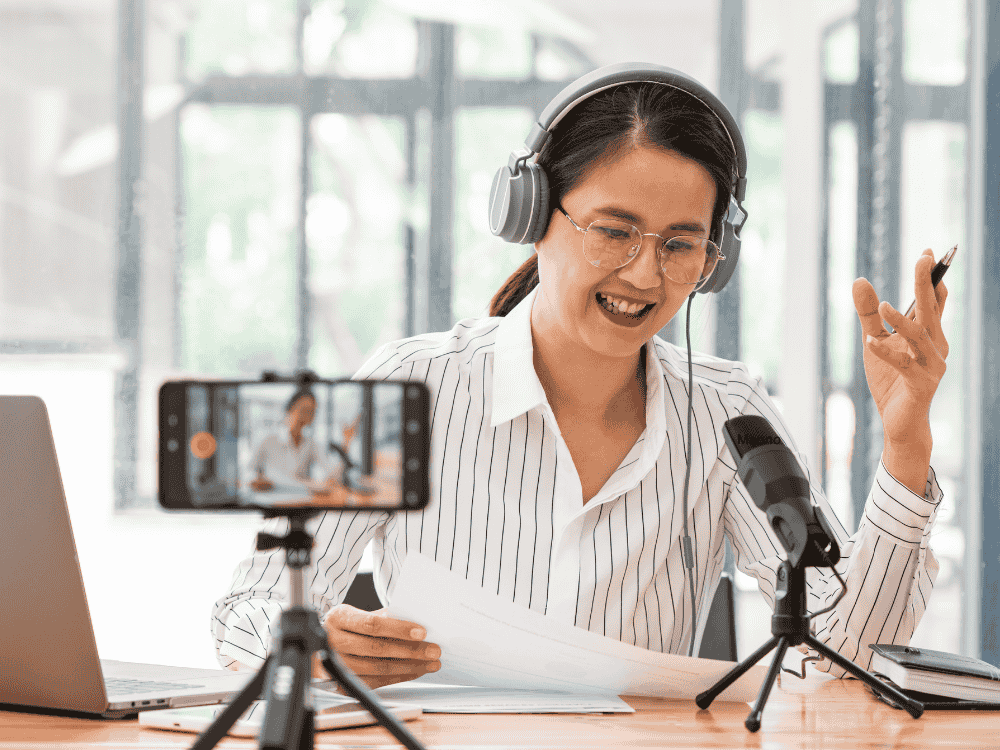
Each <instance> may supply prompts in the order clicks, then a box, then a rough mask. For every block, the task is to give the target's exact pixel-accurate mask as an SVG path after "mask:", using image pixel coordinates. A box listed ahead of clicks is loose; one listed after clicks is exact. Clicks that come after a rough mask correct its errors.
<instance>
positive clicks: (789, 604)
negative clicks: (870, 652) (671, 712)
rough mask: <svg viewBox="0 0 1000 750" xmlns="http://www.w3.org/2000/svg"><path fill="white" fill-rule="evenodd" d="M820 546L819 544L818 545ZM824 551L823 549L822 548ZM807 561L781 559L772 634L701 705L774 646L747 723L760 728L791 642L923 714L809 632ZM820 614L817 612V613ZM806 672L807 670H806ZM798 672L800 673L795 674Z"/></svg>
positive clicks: (910, 700) (912, 702) (698, 699)
mask: <svg viewBox="0 0 1000 750" xmlns="http://www.w3.org/2000/svg"><path fill="white" fill-rule="evenodd" d="M816 546H817V547H818V546H819V545H816ZM821 554H822V550H821ZM805 569H806V565H804V564H801V561H800V564H799V565H797V566H793V565H792V564H791V563H790V562H789V561H788V560H785V561H783V562H782V563H781V566H780V567H779V568H778V583H777V587H776V590H775V595H776V597H777V601H776V602H775V606H774V615H773V616H772V617H771V634H772V638H771V639H770V640H769V641H768V642H767V643H765V644H764V645H763V646H761V647H760V648H759V649H757V650H756V651H755V652H754V653H753V654H751V655H750V656H748V657H747V658H746V659H745V660H743V661H742V662H740V663H739V664H737V665H736V666H735V667H734V668H733V669H732V671H730V672H729V673H728V674H727V675H726V676H725V677H723V678H722V679H721V680H719V681H718V682H717V683H715V685H713V686H712V687H711V688H709V689H708V690H706V691H705V692H703V693H700V694H699V695H698V696H697V697H696V698H695V700H694V702H695V703H696V704H697V705H698V708H702V709H704V708H708V707H709V706H710V705H711V704H712V701H713V700H715V698H716V697H717V696H718V695H719V693H721V692H722V691H723V690H725V689H726V688H727V687H729V686H730V685H732V684H733V683H734V682H736V680H738V679H739V678H740V677H741V676H742V675H743V674H744V673H745V672H746V671H747V670H749V669H750V667H752V666H753V665H754V664H756V663H757V662H758V661H760V660H761V659H763V658H764V657H765V656H766V655H767V654H768V653H769V652H770V651H771V650H772V649H775V648H777V653H775V655H774V659H773V660H772V661H771V668H770V669H769V670H768V672H767V676H766V677H765V678H764V684H763V685H761V688H760V693H759V694H758V695H757V703H756V704H755V705H754V707H753V710H752V711H751V712H750V715H749V716H747V719H746V721H745V722H743V724H744V726H745V727H746V728H747V729H749V730H750V731H751V732H756V731H757V730H758V729H760V718H761V714H762V713H763V712H764V704H765V703H767V698H768V695H770V693H771V688H772V687H773V686H774V680H775V678H776V677H777V676H778V670H779V669H781V661H782V659H784V657H785V651H786V650H788V647H789V646H798V645H799V644H801V643H805V644H806V645H808V646H809V647H811V648H813V649H815V650H816V651H818V652H819V653H821V654H822V655H823V656H825V657H826V658H827V659H829V660H830V661H832V662H833V663H834V664H836V665H837V666H839V667H841V668H842V669H844V670H846V671H847V672H850V673H851V674H852V675H854V676H855V677H857V678H858V679H859V680H862V681H863V682H864V683H865V684H866V685H868V687H870V688H871V689H872V690H874V691H876V692H877V693H879V694H882V695H888V696H891V697H892V699H893V700H894V701H895V702H896V703H898V704H899V705H900V706H902V707H903V708H905V709H906V710H907V712H909V714H910V716H912V717H913V718H914V719H918V718H920V715H921V714H922V713H923V712H924V704H923V703H920V702H919V701H916V700H914V699H913V698H910V697H909V696H906V695H904V694H903V693H901V692H900V691H899V690H897V689H896V688H894V687H892V686H891V685H887V684H885V683H884V682H882V681H880V680H878V679H876V678H875V677H873V676H872V675H871V674H869V673H868V672H866V671H865V670H863V669H862V668H861V667H859V666H858V665H857V664H855V663H854V662H852V661H850V660H848V659H845V658H844V657H843V656H841V655H840V654H838V653H837V652H836V651H834V650H833V649H832V648H830V647H829V646H827V645H826V644H825V643H823V642H822V641H820V640H818V639H817V638H815V637H814V636H813V635H812V634H811V633H810V632H809V617H807V616H806V585H805V580H806V577H805ZM817 614H818V613H817ZM803 675H804V671H803ZM796 676H798V675H796Z"/></svg>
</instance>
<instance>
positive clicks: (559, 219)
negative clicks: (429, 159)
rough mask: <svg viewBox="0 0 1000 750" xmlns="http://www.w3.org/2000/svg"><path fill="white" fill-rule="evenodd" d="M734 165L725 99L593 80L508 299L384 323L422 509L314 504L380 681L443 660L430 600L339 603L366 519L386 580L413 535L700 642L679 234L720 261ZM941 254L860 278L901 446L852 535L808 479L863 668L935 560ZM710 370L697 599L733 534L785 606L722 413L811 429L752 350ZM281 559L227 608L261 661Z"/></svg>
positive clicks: (846, 639) (827, 624)
mask: <svg viewBox="0 0 1000 750" xmlns="http://www.w3.org/2000/svg"><path fill="white" fill-rule="evenodd" d="M734 163H735V158H734V153H733V145H732V143H731V141H730V140H729V139H728V137H727V135H726V134H725V132H724V131H723V130H722V128H721V127H720V123H719V121H718V119H717V117H716V116H715V115H713V114H712V113H711V112H709V111H708V110H707V109H706V108H705V106H704V105H703V104H701V103H700V102H699V101H697V100H696V99H693V98H692V97H690V96H689V95H687V94H685V93H683V92H680V91H677V90H675V89H672V88H670V87H667V86H660V85H656V84H628V85H622V86H618V87H615V88H611V89H608V90H605V91H602V92H601V93H599V94H596V95H593V96H591V97H590V98H588V99H586V100H584V101H583V102H581V103H579V104H577V105H576V106H575V107H574V108H573V109H572V111H570V112H569V113H568V114H567V115H566V116H565V117H564V118H563V119H562V120H561V121H560V122H559V123H558V126H557V127H556V128H555V131H554V132H553V134H552V137H551V138H550V140H549V142H548V143H547V144H546V145H545V147H544V148H543V149H542V151H541V153H540V154H539V156H538V164H539V165H540V166H542V167H544V169H545V171H546V173H547V174H548V179H549V188H550V191H551V200H550V203H551V206H552V207H553V208H552V211H551V215H550V217H549V221H548V226H547V228H546V230H545V234H544V236H543V237H542V239H541V240H540V241H538V242H537V243H536V245H535V249H536V251H537V252H536V254H535V255H534V256H532V258H531V259H530V260H529V261H527V262H526V263H525V264H524V265H523V266H522V267H521V268H519V269H518V270H517V271H516V272H515V273H514V275H513V276H512V277H511V278H510V279H509V280H508V281H507V282H506V283H505V284H504V286H503V287H502V288H501V289H500V291H499V292H498V293H497V295H496V296H495V297H494V300H493V303H492V306H491V310H490V313H491V315H490V317H487V318H483V319H480V320H466V321H461V322H459V323H458V324H456V326H455V327H454V328H453V329H452V330H451V331H448V332H444V333H433V334H427V335H422V336H416V337H414V338H411V339H407V340H405V341H401V342H394V343H391V344H388V345H386V346H384V347H382V348H381V349H380V350H379V351H378V352H377V353H376V354H375V355H374V356H373V357H372V359H371V360H370V361H369V362H368V363H367V364H366V365H365V366H364V367H363V368H362V369H361V371H360V372H359V373H358V374H357V376H358V377H364V378H390V377H391V378H396V379H401V378H402V379H420V380H423V381H425V382H426V383H427V384H428V385H429V387H430V389H431V393H432V399H433V402H432V405H431V410H432V420H433V421H432V447H431V466H432V469H431V502H430V505H429V506H428V508H427V509H425V510H424V511H421V512H411V513H400V514H395V515H390V514H379V513H357V514H339V515H329V516H327V517H323V518H321V519H318V520H317V522H316V523H315V524H314V528H315V533H316V539H317V549H319V550H326V551H325V552H323V553H321V554H320V558H319V560H318V561H317V565H316V573H315V575H314V577H313V579H312V582H311V596H312V603H313V605H314V606H316V607H317V608H318V609H320V611H321V613H322V614H323V615H324V624H325V627H326V629H327V632H328V634H329V636H330V640H331V643H332V645H333V647H334V648H335V649H336V650H337V651H338V652H340V654H341V655H342V656H343V657H344V661H345V663H346V664H347V666H348V667H349V668H351V669H352V670H353V671H355V672H356V673H357V674H358V675H360V676H361V677H362V678H363V679H365V681H366V682H367V683H368V684H369V685H371V686H379V685H385V684H390V683H393V682H399V681H403V680H408V679H413V678H415V677H418V676H420V675H422V674H425V673H427V672H433V671H436V670H437V669H438V668H439V665H440V662H439V661H438V659H439V658H440V649H439V648H438V647H437V646H436V645H435V644H431V643H425V642H423V640H422V639H423V638H424V637H425V631H424V630H423V628H422V627H420V625H419V624H416V623H407V622H402V621H398V620H394V619H392V618H389V617H387V616H385V615H384V614H382V613H376V614H374V615H373V614H368V613H363V612H359V611H357V610H353V609H352V608H350V607H347V606H345V605H342V604H340V602H341V601H342V599H343V596H344V593H345V592H346V590H347V588H348V585H349V584H350V582H351V579H352V577H353V575H354V572H355V570H356V569H357V566H358V563H359V561H360V558H361V554H362V551H363V549H364V548H365V545H366V543H367V542H368V541H369V540H374V542H375V544H374V551H375V578H376V585H377V588H378V590H379V595H380V598H381V599H382V601H383V602H386V601H389V599H391V595H392V590H393V585H394V581H395V580H397V579H398V573H399V570H400V567H401V565H402V561H403V559H405V557H406V555H407V553H408V552H409V551H411V550H418V551H419V552H421V553H423V554H425V555H428V556H430V557H433V558H434V559H435V560H437V561H438V562H439V563H441V564H443V565H447V566H448V567H449V568H451V569H452V570H454V571H459V572H461V573H462V574H463V575H465V576H466V578H468V579H470V580H474V581H476V582H477V583H480V584H481V585H482V586H483V587H484V588H486V589H488V590H491V591H494V592H495V593H496V594H497V596H499V597H501V598H504V599H506V600H508V601H513V602H516V603H518V604H522V605H524V606H527V607H529V608H531V609H534V610H537V611H539V612H543V613H545V614H546V615H548V616H551V617H556V618H559V619H561V620H563V621H565V622H570V623H573V624H575V625H577V626H579V627H583V628H586V629H588V630H591V631H595V632H598V633H602V634H604V635H607V636H609V637H613V638H618V639H620V640H622V641H625V642H627V643H632V644H635V645H638V646H641V647H644V648H648V649H651V650H655V651H662V652H669V653H687V652H688V650H689V649H690V648H691V647H692V645H693V644H695V643H697V641H698V639H699V638H700V634H699V632H698V624H697V623H696V622H695V619H696V618H695V617H693V616H692V607H691V603H690V600H689V599H688V597H687V593H686V591H685V586H686V585H687V584H685V570H684V565H683V560H682V545H681V539H680V537H681V529H682V527H683V519H682V515H683V513H682V512H681V508H682V507H683V503H682V493H683V487H684V484H685V483H684V476H685V468H686V465H687V461H686V454H685V442H686V438H687V436H688V432H687V430H686V420H685V419H684V418H685V416H686V414H685V410H686V408H687V404H688V390H687V369H688V362H687V357H686V354H685V353H684V352H683V350H680V349H678V348H676V347H674V346H673V345H671V344H669V343H667V342H664V341H663V340H661V339H659V338H656V337H655V334H656V332H657V331H659V330H660V329H661V328H662V327H663V326H664V325H665V324H666V323H667V322H668V321H669V320H671V319H672V318H673V316H674V315H675V314H676V313H677V311H678V310H679V308H680V306H681V305H682V304H683V303H684V301H685V300H686V299H687V298H688V297H689V296H690V295H691V294H692V292H693V290H694V289H695V288H697V285H698V283H699V281H698V279H695V280H694V281H693V282H692V280H691V279H690V278H687V277H685V276H684V275H683V274H682V273H679V272H677V269H676V267H672V266H671V265H670V264H671V263H673V261H672V260H671V256H670V253H669V251H670V249H671V248H672V247H675V246H672V245H670V244H669V243H670V241H671V240H673V239H674V238H675V237H678V236H683V237H685V238H687V239H686V240H684V241H683V242H681V244H682V245H683V244H684V243H694V244H696V245H698V246H699V247H701V248H702V249H703V250H704V252H705V253H706V256H705V257H706V258H708V260H709V261H710V262H708V263H706V264H705V269H704V270H705V273H706V274H707V273H710V271H711V268H710V265H711V264H712V263H713V262H714V256H713V253H714V245H713V244H712V243H711V242H710V241H709V238H714V240H715V241H716V242H717V241H718V237H719V231H718V228H719V226H720V222H721V220H722V216H723V212H724V211H725V210H726V207H727V204H728V196H729V193H730V191H731V190H732V181H733V175H734V172H735V168H734ZM611 221H614V222H618V223H619V224H624V225H625V227H626V228H625V229H624V230H622V231H625V232H633V234H634V235H641V237H640V238H639V240H638V243H639V244H638V246H637V249H636V251H635V252H634V253H633V254H632V256H631V257H630V258H626V259H625V263H624V265H621V266H614V264H611V265H612V267H605V266H603V265H601V264H600V262H598V263H597V264H595V263H594V260H595V252H594V250H595V246H594V245H593V243H592V240H593V239H594V238H595V237H598V236H600V235H598V234H596V233H597V232H599V231H603V233H604V236H605V237H610V236H615V234H614V233H615V229H614V226H612V225H609V224H607V223H605V224H601V223H597V224H595V222H611ZM632 227H635V230H633V229H632ZM654 233H655V234H656V235H657V236H655V237H650V236H649V235H651V234H654ZM596 259H597V260H598V261H600V258H599V257H598V258H596ZM932 263H933V258H932V257H931V255H930V254H929V251H928V253H927V254H925V255H924V256H923V257H921V259H920V260H919V261H918V263H917V274H916V283H915V287H916V292H917V312H916V319H915V320H907V319H904V318H903V317H902V316H901V315H900V314H899V313H897V312H896V311H895V310H893V309H892V308H891V307H890V306H889V305H888V304H887V303H885V302H883V303H881V304H879V302H878V300H877V297H876V296H875V293H874V291H873V290H872V288H871V285H870V284H868V283H867V282H866V281H864V280H858V282H856V284H855V289H854V295H855V303H856V306H857V309H858V313H859V316H860V318H861V321H862V326H863V330H864V331H865V333H866V334H868V343H867V344H866V347H865V351H864V359H865V366H866V372H867V375H868V379H869V383H870V385H871V389H872V392H873V394H874V396H875V401H876V404H877V405H878V408H879V411H880V413H881V415H882V419H883V423H884V426H885V427H884V429H885V445H886V449H885V452H884V454H883V461H882V465H881V466H880V468H879V470H878V473H877V475H876V478H875V482H874V484H873V487H872V492H871V495H870V497H869V501H868V505H867V509H866V512H865V516H864V518H863V519H862V522H861V524H860V527H859V530H858V532H857V533H856V534H855V535H854V536H852V537H850V538H848V535H847V533H846V532H845V531H844V529H843V528H842V527H841V525H840V524H839V523H837V522H836V519H835V515H834V513H833V511H832V510H831V509H830V506H829V504H828V503H827V501H826V500H825V498H824V497H823V496H822V492H821V489H820V487H819V486H818V485H816V484H815V483H812V486H811V489H812V493H813V497H814V500H815V501H816V503H817V504H818V505H819V506H820V507H821V508H822V509H823V510H824V512H825V513H826V515H827V517H828V518H829V519H831V523H832V525H833V526H834V530H835V532H836V534H837V537H838V541H839V543H840V548H841V551H842V561H841V563H840V564H839V565H838V570H839V571H840V572H841V574H842V575H843V576H844V577H845V578H846V581H847V585H848V594H847V596H845V597H844V598H843V600H842V601H841V602H840V603H839V604H838V605H837V606H836V607H835V608H834V609H832V610H831V611H830V612H829V613H827V614H826V615H821V616H819V617H817V618H816V620H814V624H815V626H816V628H817V636H818V637H819V638H821V639H822V640H824V641H826V642H828V643H830V644H831V647H832V648H834V649H836V650H838V651H839V652H841V653H843V654H844V655H845V656H847V657H848V658H850V659H853V660H855V661H856V662H857V663H858V664H860V665H861V666H862V667H866V666H867V665H868V663H869V660H870V656H871V654H870V652H869V651H868V649H867V645H868V644H869V643H875V642H883V643H884V642H897V643H905V642H907V641H908V640H909V638H910V636H911V635H912V633H913V630H914V628H915V627H916V625H917V623H918V622H919V619H920V617H921V615H922V613H923V610H924V606H925V601H926V597H927V596H928V595H929V593H930V588H931V586H932V584H933V580H934V577H935V575H936V571H937V563H936V561H935V559H934V556H933V554H932V553H931V550H930V548H929V547H928V545H927V537H928V532H929V529H930V525H931V523H932V521H933V518H934V516H935V514H936V508H937V507H938V503H939V501H940V498H941V494H940V490H939V489H938V487H937V484H936V482H935V481H934V476H933V472H931V471H930V468H929V459H930V448H931V435H930V428H929V424H928V420H927V413H928V409H929V406H930V401H931V397H932V396H933V393H934V391H935V389H936V386H937V383H938V381H939V380H940V378H941V375H942V374H943V372H944V357H945V355H946V354H947V343H946V342H945V339H944V335H943V333H942V331H941V326H940V315H941V308H942V306H943V304H944V299H945V294H946V292H945V289H944V287H943V285H942V286H939V287H938V289H937V294H936V295H935V291H934V288H933V287H932V285H931V283H930V276H929V274H930V268H931V265H932ZM880 316H881V319H884V320H886V321H888V322H889V323H890V324H891V325H892V326H893V327H894V329H895V330H896V331H897V333H894V334H892V335H890V334H888V333H887V332H886V330H885V329H884V327H883V326H882V323H881V319H880ZM693 375H694V388H693V392H692V407H693V422H692V425H693V432H692V438H693V446H694V448H693V452H692V456H691V458H692V461H691V475H690V492H689V493H688V507H689V522H690V529H691V535H692V537H693V542H694V567H693V570H692V576H693V584H694V588H695V589H696V595H695V600H696V601H695V611H696V612H699V611H703V610H704V609H705V607H706V606H707V603H708V602H710V601H711V597H712V595H713V593H714V590H715V587H716V585H717V582H718V577H719V573H720V571H721V569H722V565H723V558H724V539H725V538H728V539H729V541H730V543H731V544H732V547H733V550H734V552H735V558H736V564H737V566H738V567H739V568H740V570H742V571H743V572H745V573H747V574H748V575H752V576H754V577H755V578H756V579H757V580H758V582H759V584H760V588H761V591H762V593H763V594H764V596H765V598H766V599H767V600H768V601H769V603H771V605H772V606H773V604H774V587H775V573H776V570H777V568H778V564H779V562H780V561H781V560H782V559H783V558H784V553H783V551H781V548H780V546H779V544H778V542H777V540H776V539H775V538H774V536H773V534H772V533H771V531H770V529H769V528H768V527H767V525H766V518H765V517H764V515H763V514H762V513H761V512H760V511H759V510H758V509H757V508H756V506H755V505H754V503H753V501H752V500H751V499H750V497H749V495H748V493H747V491H746V489H745V488H744V487H743V485H742V483H741V482H740V481H739V479H738V478H737V477H736V476H735V466H734V463H733V460H732V457H731V456H730V455H729V452H728V449H727V448H726V447H725V444H724V442H723V439H722V436H721V434H720V430H721V427H722V424H723V422H724V421H725V420H726V419H729V418H731V417H734V416H737V415H739V414H758V415H762V416H764V417H766V418H767V419H768V420H770V421H771V423H772V424H773V425H774V426H775V429H776V430H777V431H778V434H779V435H780V436H781V438H782V439H783V440H784V442H785V443H786V444H788V445H793V444H794V441H793V440H792V439H791V437H790V435H789V434H788V431H787V428H786V427H785V425H784V423H783V421H782V420H781V417H780V415H779V414H778V412H777V411H776V410H775V408H774V405H773V404H772V402H771V401H770V399H769V398H768V395H767V393H766V391H765V390H764V388H763V387H762V386H761V384H760V383H759V381H757V380H755V379H753V378H751V377H750V376H749V375H748V373H747V371H746V368H745V367H744V366H743V365H742V364H740V363H736V362H727V361H723V360H720V359H717V358H713V357H707V356H701V355H698V356H696V357H695V358H694V362H693ZM804 464H805V462H804V461H803V465H804ZM869 571H870V572H871V573H872V574H871V575H868V573H869ZM286 580H287V575H286V574H285V573H284V572H283V570H282V566H281V565H280V562H279V561H278V560H274V561H272V560H271V556H270V554H261V553H256V554H254V555H252V556H251V557H250V558H248V559H247V560H245V561H244V562H243V564H242V565H241V566H240V567H239V568H238V570H237V571H236V574H235V577H234V582H233V587H232V590H231V592H230V594H229V595H228V596H226V597H224V598H223V599H220V600H219V602H217V604H216V608H215V611H214V616H215V617H214V620H213V633H214V636H215V638H216V643H217V644H218V653H219V658H220V662H221V663H223V664H224V665H228V666H234V667H235V666H237V665H239V664H246V665H248V666H257V665H259V664H260V663H261V659H262V657H263V656H264V655H265V654H266V643H265V642H264V640H263V639H261V638H257V637H255V636H253V635H252V633H254V632H258V633H264V632H266V626H267V623H268V622H269V621H270V620H271V619H273V616H274V615H275V614H276V613H277V612H278V610H279V608H280V603H279V602H280V600H281V598H282V597H283V594H278V593H277V592H278V591H280V590H283V589H282V587H285V586H287V583H286ZM808 581H809V609H810V611H813V612H815V611H817V610H819V609H821V608H822V607H823V606H825V604H828V603H829V602H830V601H831V600H832V599H833V597H834V595H835V594H837V593H838V592H839V590H840V586H839V583H838V582H837V580H836V578H835V577H834V576H833V575H832V573H830V571H828V570H823V569H810V570H809V577H808ZM279 583H280V586H279ZM701 624H702V625H703V624H704V622H703V620H702V621H701ZM832 666H833V665H830V664H829V663H825V664H824V668H826V669H830V668H831V667H832ZM835 669H836V668H835Z"/></svg>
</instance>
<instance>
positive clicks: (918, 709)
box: [805, 636, 924, 719]
mask: <svg viewBox="0 0 1000 750" xmlns="http://www.w3.org/2000/svg"><path fill="white" fill-rule="evenodd" d="M805 643H807V644H808V645H809V646H811V647H812V648H814V649H816V650H817V651H819V652H820V653H821V654H823V656H825V657H826V658H827V659H829V660H830V661H832V662H833V663H834V664H836V665H837V666H838V667H840V668H842V669H844V670H846V671H847V672H849V673H850V674H852V675H854V676H855V677H857V678H858V679H859V680H861V681H862V682H864V683H865V684H866V685H867V686H868V687H870V688H871V689H872V690H875V691H876V692H878V693H881V694H882V695H884V696H889V697H891V698H892V699H893V700H894V701H895V702H896V703H898V704H899V705H900V706H902V707H903V708H905V709H906V712H907V713H908V714H910V716H912V717H913V718H914V719H919V718H920V716H921V714H923V712H924V704H923V703H921V702H920V701H917V700H914V699H913V698H911V697H909V696H908V695H904V694H903V693H901V692H900V691H899V690H897V689H896V688H894V687H893V686H892V685H887V684H886V683H884V682H882V681H881V680H879V679H877V678H875V677H873V676H872V675H870V674H869V673H868V672H866V671H865V670H863V669H862V668H861V667H859V666H858V665H857V664H855V663H854V662H853V661H850V660H849V659H846V658H844V657H843V656H841V655H840V654H838V653H837V652H836V651H834V650H833V649H832V648H830V647H829V646H827V645H826V644H825V643H823V642H822V641H820V640H817V639H816V638H814V637H813V636H807V637H806V639H805Z"/></svg>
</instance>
